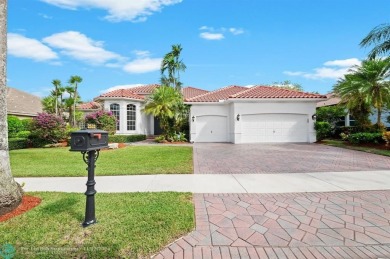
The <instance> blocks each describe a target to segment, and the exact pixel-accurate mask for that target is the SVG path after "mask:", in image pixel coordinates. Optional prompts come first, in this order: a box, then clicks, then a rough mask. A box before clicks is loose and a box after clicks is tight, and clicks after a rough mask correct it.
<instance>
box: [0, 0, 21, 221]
mask: <svg viewBox="0 0 390 259" xmlns="http://www.w3.org/2000/svg"><path fill="white" fill-rule="evenodd" d="M6 39H7V1H1V2H0V215H3V214H5V213H7V212H10V211H12V210H13V209H14V208H16V207H17V206H18V205H19V204H20V203H21V201H22V195H23V190H22V188H21V187H20V185H19V184H18V183H17V182H16V181H15V180H14V178H13V177H12V173H11V166H10V160H9V151H8V130H7V105H6V104H7V94H6V93H7V88H6V78H7V73H6V67H7V40H6Z"/></svg>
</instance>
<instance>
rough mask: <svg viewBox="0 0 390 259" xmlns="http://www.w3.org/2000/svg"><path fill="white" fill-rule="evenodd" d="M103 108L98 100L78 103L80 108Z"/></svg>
mask: <svg viewBox="0 0 390 259" xmlns="http://www.w3.org/2000/svg"><path fill="white" fill-rule="evenodd" d="M101 108H102V106H101V105H100V103H98V102H88V103H81V104H79V105H77V109H78V110H97V109H101Z"/></svg>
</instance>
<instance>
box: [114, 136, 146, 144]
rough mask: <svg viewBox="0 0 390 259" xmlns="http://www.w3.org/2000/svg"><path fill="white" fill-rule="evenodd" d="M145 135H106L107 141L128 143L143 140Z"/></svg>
mask: <svg viewBox="0 0 390 259" xmlns="http://www.w3.org/2000/svg"><path fill="white" fill-rule="evenodd" d="M145 139H146V135H108V142H112V143H128V142H136V141H141V140H145Z"/></svg>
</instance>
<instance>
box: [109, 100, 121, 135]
mask: <svg viewBox="0 0 390 259" xmlns="http://www.w3.org/2000/svg"><path fill="white" fill-rule="evenodd" d="M110 111H111V112H112V114H113V115H114V116H115V118H116V130H119V115H120V108H119V104H117V103H113V104H111V105H110Z"/></svg>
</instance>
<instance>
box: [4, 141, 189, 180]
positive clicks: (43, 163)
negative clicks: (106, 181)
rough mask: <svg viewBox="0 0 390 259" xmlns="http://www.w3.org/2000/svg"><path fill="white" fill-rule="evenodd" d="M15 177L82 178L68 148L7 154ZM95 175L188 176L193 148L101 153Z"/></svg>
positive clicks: (79, 164)
mask: <svg viewBox="0 0 390 259" xmlns="http://www.w3.org/2000/svg"><path fill="white" fill-rule="evenodd" d="M10 157H11V169H12V174H13V176H15V177H34V176H37V177H44V176H45V177H46V176H85V175H87V171H86V170H85V169H86V164H84V162H83V159H82V155H81V153H80V152H70V151H69V148H32V149H19V150H12V151H10ZM95 172H96V175H134V174H191V173H192V172H193V163H192V147H172V146H150V147H149V146H129V147H126V148H120V149H115V150H106V151H101V152H100V157H99V159H98V161H97V163H96V170H95Z"/></svg>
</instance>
